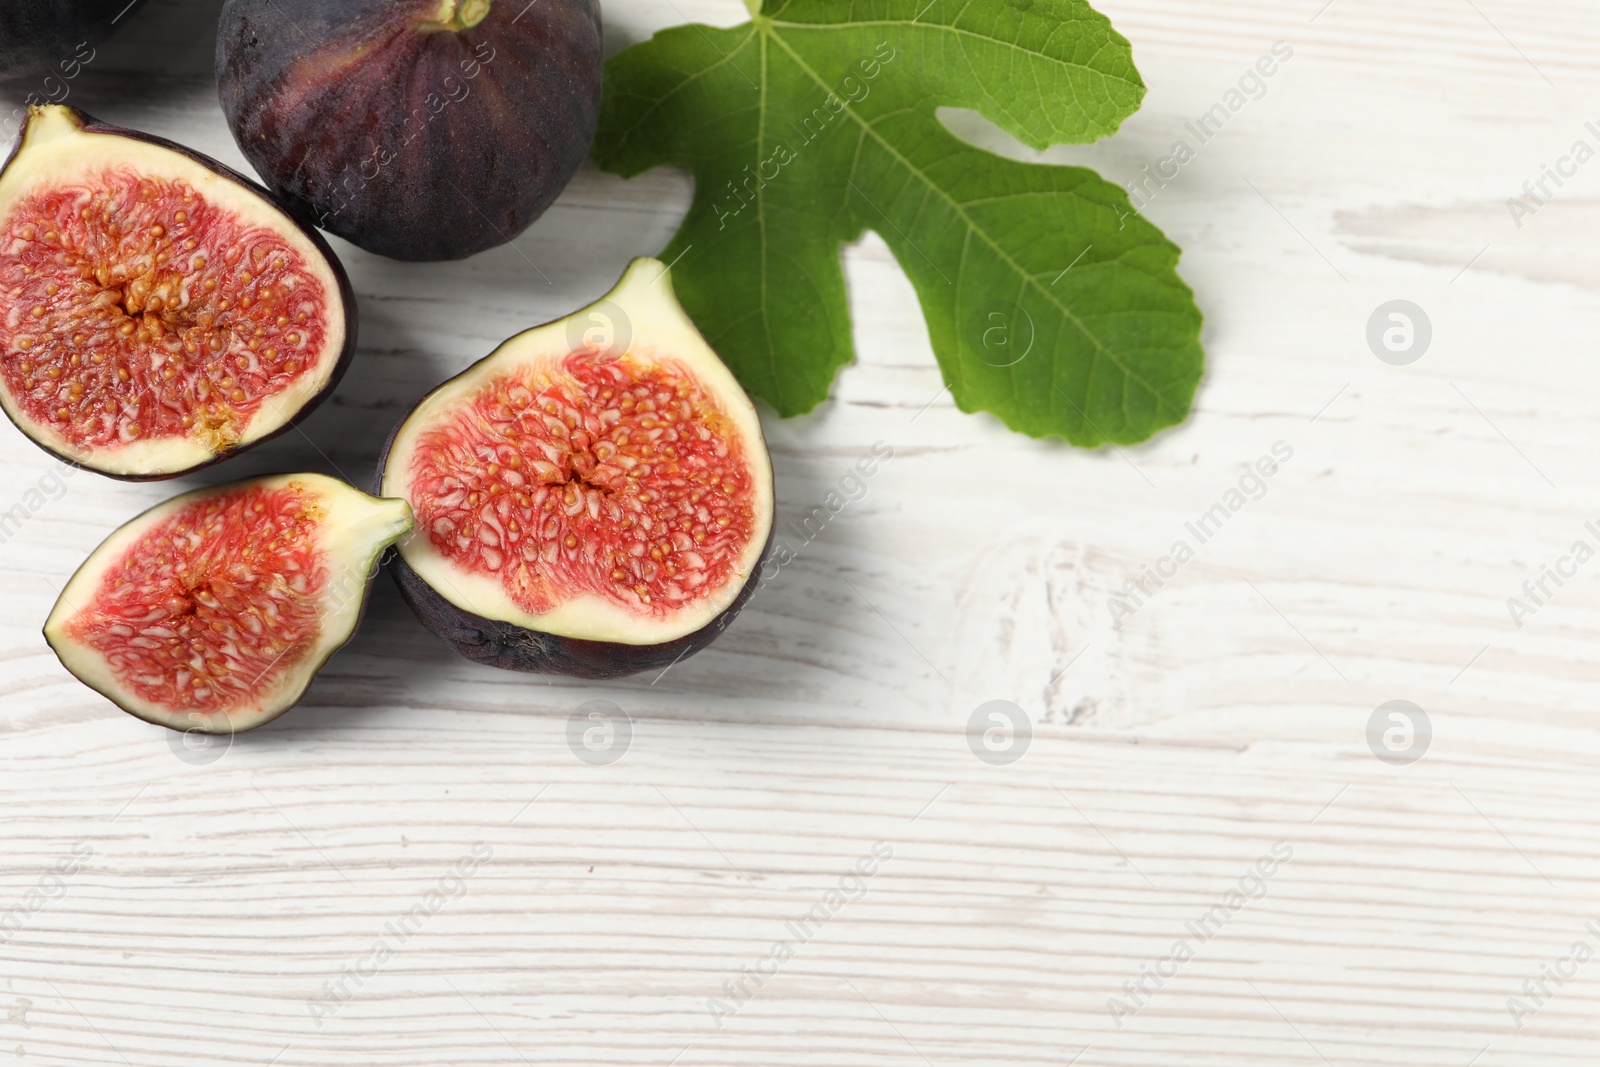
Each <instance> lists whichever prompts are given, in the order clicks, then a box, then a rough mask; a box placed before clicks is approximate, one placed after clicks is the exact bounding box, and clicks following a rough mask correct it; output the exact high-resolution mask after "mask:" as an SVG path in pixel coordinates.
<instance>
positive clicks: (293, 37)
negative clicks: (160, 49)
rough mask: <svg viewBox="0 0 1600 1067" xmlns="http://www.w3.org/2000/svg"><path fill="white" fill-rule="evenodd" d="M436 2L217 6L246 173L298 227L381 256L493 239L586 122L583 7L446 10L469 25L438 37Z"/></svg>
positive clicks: (592, 98)
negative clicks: (275, 197) (285, 206)
mask: <svg viewBox="0 0 1600 1067" xmlns="http://www.w3.org/2000/svg"><path fill="white" fill-rule="evenodd" d="M442 4H443V0H228V2H227V4H226V5H225V6H224V8H223V11H222V23H221V27H220V30H219V32H218V35H217V83H218V92H219V95H220V96H221V99H222V109H223V111H224V112H225V113H226V115H227V117H228V124H229V126H230V127H231V128H232V130H233V135H234V139H235V140H236V141H237V142H238V144H239V148H240V150H241V151H243V152H244V154H245V156H246V157H247V158H248V159H249V160H250V163H251V165H253V166H254V167H255V168H256V170H257V172H258V173H260V174H261V176H262V178H263V179H264V180H265V181H266V183H267V185H268V186H270V187H271V188H272V189H273V190H274V191H276V192H277V193H278V194H279V195H280V196H281V197H282V198H283V199H284V200H285V201H286V202H287V203H289V204H290V205H291V207H292V208H293V209H294V210H296V211H297V212H298V213H299V214H300V215H301V216H302V217H303V218H305V219H307V220H309V221H311V222H313V223H314V224H316V225H317V226H320V227H322V228H323V229H325V230H328V231H329V232H330V233H335V234H337V235H339V236H340V237H343V238H345V239H346V240H348V241H350V242H352V243H353V244H356V245H359V246H360V247H362V248H365V249H366V250H368V251H369V252H376V253H378V254H379V255H384V256H389V257H391V258H394V259H403V260H444V259H460V258H463V257H465V256H469V255H472V254H474V253H476V252H481V251H483V250H484V249H488V248H493V247H495V246H497V245H501V244H505V243H506V242H508V241H510V240H511V239H512V238H514V237H515V236H517V234H519V233H521V232H522V231H523V230H525V229H527V227H528V226H529V225H531V224H532V223H533V221H534V220H535V219H537V218H538V217H539V216H540V215H541V214H543V213H544V211H545V209H546V208H548V207H549V206H550V204H551V203H552V202H553V201H554V200H555V198H556V196H557V195H558V194H559V193H560V192H561V190H562V189H564V188H565V187H566V185H567V182H568V181H569V180H570V179H571V178H572V175H573V174H574V173H575V172H576V171H577V169H578V167H579V165H580V164H582V162H583V160H584V158H585V157H586V156H587V155H588V152H589V145H590V142H591V141H593V139H594V132H595V126H596V123H597V122H598V121H599V115H600V78H601V70H602V56H601V38H600V9H599V4H598V0H538V3H534V4H529V3H527V2H526V0H460V10H461V11H468V10H469V9H470V15H460V16H459V17H460V18H477V17H479V16H481V21H477V22H475V23H473V24H472V25H470V26H469V25H464V24H462V25H459V26H457V25H451V26H441V25H440V24H439V23H438V22H437V21H436V20H437V19H438V18H439V17H440V15H441V10H442ZM484 6H487V8H488V12H487V14H486V15H483V14H482V7H484ZM457 17H458V16H452V18H457Z"/></svg>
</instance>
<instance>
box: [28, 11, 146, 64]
mask: <svg viewBox="0 0 1600 1067" xmlns="http://www.w3.org/2000/svg"><path fill="white" fill-rule="evenodd" d="M143 3H144V0H136V2H134V3H131V4H130V3H129V2H128V0H11V2H8V3H5V4H0V78H14V77H19V76H21V75H25V74H43V73H45V72H46V71H50V70H59V71H61V72H62V73H64V74H67V75H68V77H72V76H75V75H76V73H77V71H76V69H75V67H77V66H81V65H82V64H84V63H86V62H88V58H86V57H85V56H84V54H83V49H85V48H87V49H89V50H90V51H89V58H92V57H93V55H94V51H93V49H94V46H95V45H97V44H99V43H100V42H101V41H103V40H105V39H106V38H107V37H110V36H111V34H112V33H114V32H115V31H116V30H118V29H120V28H121V27H122V26H123V24H125V23H126V22H127V21H128V17H129V16H130V15H132V14H133V12H134V10H135V9H136V8H138V7H139V6H140V5H141V4H143Z"/></svg>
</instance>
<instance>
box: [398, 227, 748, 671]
mask: <svg viewBox="0 0 1600 1067" xmlns="http://www.w3.org/2000/svg"><path fill="white" fill-rule="evenodd" d="M379 484H380V489H379V491H380V492H381V493H382V494H383V495H384V496H394V497H400V498H402V499H405V500H407V501H409V502H410V504H411V507H412V510H413V511H414V512H415V514H416V517H417V530H416V533H415V534H414V535H413V536H411V537H408V538H406V539H405V540H404V541H403V542H402V543H401V544H400V546H399V549H398V551H397V552H396V554H395V556H394V557H393V558H392V560H391V563H390V568H391V570H392V572H393V574H394V576H395V578H396V580H397V582H398V583H399V586H400V590H401V593H402V594H403V595H404V597H405V599H406V601H407V602H408V603H410V604H411V606H412V608H413V609H414V610H415V611H416V612H417V615H418V617H419V618H421V620H422V622H423V623H424V624H425V625H426V626H428V628H430V629H432V630H433V631H434V632H435V633H437V634H438V635H439V636H440V637H442V638H443V639H444V640H445V642H446V643H447V644H449V645H450V646H451V647H452V648H454V649H455V650H456V651H458V652H460V653H461V654H462V655H464V656H466V657H468V658H469V659H473V660H477V661H479V662H482V663H488V664H492V665H494V666H497V667H504V668H508V669H511V670H522V671H537V672H541V673H551V674H570V675H576V676H579V677H588V678H610V677H616V676H619V675H625V674H632V673H635V672H638V671H645V670H660V669H664V668H665V667H667V666H669V665H671V664H672V663H675V662H677V661H678V660H680V659H682V658H683V657H685V656H687V655H689V654H690V653H692V652H695V651H698V650H699V649H701V648H703V647H704V646H705V645H707V644H709V643H710V642H711V641H712V640H713V639H714V638H715V637H716V636H717V635H718V634H719V633H720V632H721V631H722V629H723V627H724V626H726V625H727V623H728V622H729V621H731V620H732V618H733V617H734V616H735V615H736V614H737V613H738V611H739V610H740V608H741V607H742V606H743V605H744V602H745V600H746V599H747V598H748V597H749V595H750V594H751V593H752V592H753V591H754V589H755V586H754V584H753V583H751V581H750V578H751V577H752V576H753V575H754V574H755V573H756V570H757V568H758V566H759V565H760V561H761V558H762V555H763V553H764V552H765V550H766V546H767V542H768V539H769V537H770V535H771V532H772V516H773V493H772V462H771V459H770V457H769V456H768V454H767V447H766V442H765V440H764V439H763V437H762V434H761V423H760V420H759V419H758V417H757V415H756V411H755V408H754V406H753V405H752V404H751V403H750V399H749V397H747V396H746V395H745V393H744V390H742V389H741V388H740V387H739V384H738V382H737V381H735V380H734V377H733V375H732V374H731V373H730V372H729V371H728V369H727V367H726V366H725V365H724V364H723V363H722V361H721V360H720V359H719V358H718V357H717V355H716V353H715V352H713V351H712V350H711V348H710V346H709V345H707V344H706V342H705V340H704V338H702V337H701V336H700V334H699V332H698V331H697V330H696V329H695V327H694V324H693V323H692V322H690V320H689V317H688V316H687V315H686V314H684V311H683V309H682V308H681V307H680V306H679V305H678V301H677V298H676V297H675V296H674V295H673V293H672V287H671V281H670V279H669V278H668V277H667V273H666V268H665V267H664V266H663V265H662V264H661V263H659V262H657V261H656V260H653V259H636V260H634V261H633V262H632V263H631V264H630V265H629V267H628V269H627V272H626V273H624V274H623V276H622V280H621V281H620V282H618V283H617V287H616V288H615V289H613V290H612V291H611V292H610V293H609V294H607V296H606V297H605V298H603V299H602V300H600V301H599V302H598V303H595V304H593V305H591V306H589V307H587V308H585V309H583V310H582V311H579V312H577V313H576V314H574V315H572V316H570V317H568V318H566V319H561V320H558V321H556V322H552V323H548V324H546V325H544V326H539V327H537V328H535V329H532V330H528V331H526V332H524V333H520V334H518V335H516V336H515V337H513V338H511V339H510V340H508V341H506V342H505V343H504V344H502V345H501V346H500V347H499V348H497V349H495V351H494V352H493V353H491V354H490V355H489V356H488V357H486V358H485V359H483V360H481V361H479V362H478V363H476V364H474V365H473V366H471V367H469V368H468V369H467V370H466V371H464V372H463V373H461V374H460V375H458V376H457V377H455V378H452V379H450V380H449V381H447V382H445V383H444V384H443V385H441V386H440V387H439V388H437V389H435V390H434V391H433V392H432V393H429V394H428V395H427V396H426V397H425V398H423V400H422V402H421V403H419V404H418V405H417V407H416V408H415V409H414V410H413V411H412V412H411V414H410V415H408V416H407V417H406V419H405V420H404V421H403V422H402V423H401V424H400V425H399V427H397V428H396V430H395V432H394V434H393V435H392V436H391V437H390V440H389V445H388V447H387V448H386V449H385V452H384V458H383V461H382V470H381V473H380V475H379Z"/></svg>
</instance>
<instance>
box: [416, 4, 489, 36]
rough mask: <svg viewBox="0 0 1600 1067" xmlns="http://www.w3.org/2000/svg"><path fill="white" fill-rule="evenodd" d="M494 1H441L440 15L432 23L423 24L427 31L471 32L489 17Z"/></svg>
mask: <svg viewBox="0 0 1600 1067" xmlns="http://www.w3.org/2000/svg"><path fill="white" fill-rule="evenodd" d="M491 6H493V0H439V13H438V15H437V16H435V18H434V20H433V21H431V22H424V23H422V28H423V29H425V30H449V31H451V32H452V33H460V32H461V31H462V30H470V29H472V27H474V26H476V25H477V24H478V23H480V22H482V21H483V20H484V19H486V18H488V17H489V8H490V7H491Z"/></svg>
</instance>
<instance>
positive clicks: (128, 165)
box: [0, 104, 356, 480]
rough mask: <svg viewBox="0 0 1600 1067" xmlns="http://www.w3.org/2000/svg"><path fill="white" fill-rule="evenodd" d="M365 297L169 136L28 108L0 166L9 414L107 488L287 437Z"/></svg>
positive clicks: (0, 386)
mask: <svg viewBox="0 0 1600 1067" xmlns="http://www.w3.org/2000/svg"><path fill="white" fill-rule="evenodd" d="M355 337H356V329H355V299H354V295H353V294H352V293H351V291H350V283H349V281H348V280H347V279H346V278H345V274H344V271H343V269H342V268H341V267H340V266H339V264H338V262H337V261H336V260H335V259H334V258H333V253H332V252H331V251H330V250H329V248H328V246H327V244H326V243H325V242H324V241H323V240H322V238H321V237H319V236H317V234H316V233H315V232H314V231H312V230H309V229H306V228H304V227H302V226H301V225H300V224H299V223H297V222H295V221H294V220H293V219H291V218H290V217H289V216H288V215H287V214H285V213H284V212H283V210H282V209H280V208H279V207H278V206H277V205H276V204H275V203H273V202H272V201H271V200H270V199H269V198H268V194H267V193H266V192H265V190H262V189H260V188H259V187H257V186H255V185H253V184H252V183H251V182H249V181H248V180H247V179H245V178H242V177H240V176H239V175H238V174H235V173H234V172H233V171H230V170H229V169H228V168H226V167H224V166H223V165H222V164H220V163H217V162H216V161H214V160H211V159H207V158H206V157H204V156H201V155H198V154H196V153H194V152H190V151H189V150H187V149H185V148H182V147H181V146H179V145H176V144H173V143H172V142H170V141H165V140H162V139H161V138H159V137H151V136H149V135H147V134H142V133H135V132H133V131H131V130H123V129H118V128H117V127H115V126H106V125H102V124H101V123H98V122H96V121H95V120H93V119H91V118H90V117H89V116H87V115H85V114H84V113H83V112H81V111H77V110H75V109H73V108H70V107H65V106H62V105H56V104H52V105H48V106H45V107H35V108H30V109H29V112H28V118H27V122H26V123H25V124H24V126H23V129H22V134H21V136H20V137H19V138H18V141H17V147H16V149H15V150H14V151H13V152H12V154H11V158H10V160H9V161H8V162H7V163H6V166H5V169H4V171H0V408H3V409H4V411H5V413H6V415H7V416H8V417H10V419H11V421H12V422H14V423H16V425H17V426H18V427H19V428H20V429H21V430H22V432H23V433H25V434H27V435H28V437H30V438H31V439H32V440H33V441H34V442H35V443H37V444H38V445H39V446H40V447H42V448H44V449H45V450H47V451H49V452H52V453H54V454H56V455H58V456H60V457H61V458H63V459H65V460H67V461H68V462H70V463H74V464H76V465H78V466H80V467H85V468H88V469H89V470H94V471H99V472H100V473H102V474H108V475H111V476H112V477H114V478H123V479H127V480H150V479H156V478H171V477H174V476H176V475H179V474H185V473H188V472H189V471H193V470H196V469H197V468H200V467H204V466H206V465H208V464H210V463H214V462H216V461H217V460H219V459H222V458H224V457H226V456H229V455H231V454H233V453H235V452H238V451H239V450H241V449H244V448H248V447H249V446H251V445H255V444H259V443H260V442H262V441H264V440H266V439H267V438H269V437H271V436H273V435H274V434H278V433H281V432H283V431H284V430H286V429H288V428H289V427H290V426H291V425H293V424H294V423H295V422H296V421H297V420H299V419H300V418H301V417H303V416H304V415H305V414H307V413H308V412H309V411H310V410H311V408H312V407H313V406H315V404H316V403H317V402H318V401H319V400H321V399H322V397H323V396H325V395H326V394H327V393H328V392H329V391H330V390H331V389H332V388H333V386H334V385H335V384H336V383H337V381H338V379H339V377H340V375H342V374H343V373H344V369H345V366H346V365H347V363H348V362H349V358H350V353H351V352H352V351H353V350H354V348H355Z"/></svg>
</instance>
